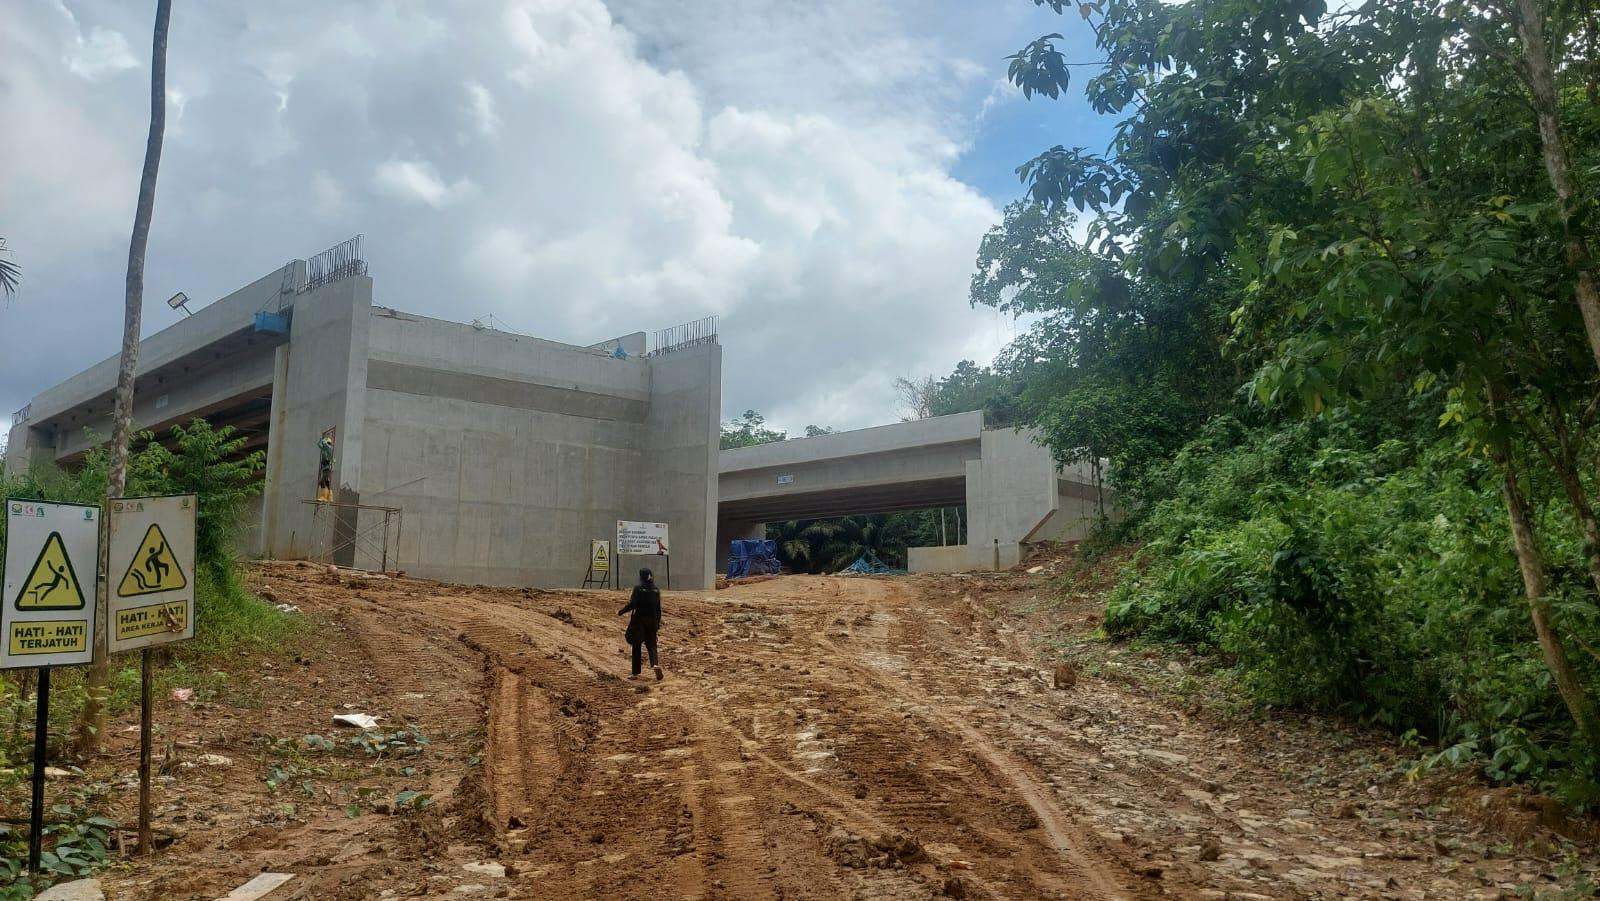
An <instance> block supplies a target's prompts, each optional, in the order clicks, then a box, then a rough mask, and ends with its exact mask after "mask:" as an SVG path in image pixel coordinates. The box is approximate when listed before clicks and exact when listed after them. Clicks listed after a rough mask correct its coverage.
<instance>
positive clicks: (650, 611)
mask: <svg viewBox="0 0 1600 901" xmlns="http://www.w3.org/2000/svg"><path fill="white" fill-rule="evenodd" d="M630 611H631V612H632V613H633V619H634V620H652V621H655V622H660V621H661V590H660V589H658V588H646V587H645V586H643V585H635V586H633V597H631V598H629V599H628V606H626V607H623V608H622V609H621V610H618V611H617V615H618V616H621V615H622V614H624V613H628V612H630Z"/></svg>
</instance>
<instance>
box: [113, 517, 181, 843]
mask: <svg viewBox="0 0 1600 901" xmlns="http://www.w3.org/2000/svg"><path fill="white" fill-rule="evenodd" d="M109 504H110V512H109V515H108V516H107V517H106V527H107V532H108V533H109V539H108V540H109V544H110V547H111V550H110V554H109V555H108V556H109V560H110V563H109V564H108V565H109V566H110V573H111V577H112V578H113V579H117V575H116V574H117V573H122V576H121V578H120V579H118V580H117V581H116V582H115V583H108V586H107V588H108V590H107V595H108V613H107V616H106V621H107V623H109V630H110V635H109V636H108V637H109V639H110V650H111V651H113V652H120V651H131V650H135V649H137V650H138V651H139V853H140V854H149V853H150V850H151V841H150V729H151V720H152V716H151V708H152V706H153V704H152V699H151V688H150V669H151V666H150V649H151V648H152V647H154V646H156V645H163V644H170V643H171V642H174V641H183V640H184V639H187V638H193V637H194V576H195V571H194V550H195V523H196V520H197V517H198V513H199V507H200V503H199V498H197V497H196V496H195V495H192V494H180V495H175V496H172V497H123V498H116V499H114V500H112V501H110V502H109Z"/></svg>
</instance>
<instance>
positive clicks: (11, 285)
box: [0, 238, 22, 300]
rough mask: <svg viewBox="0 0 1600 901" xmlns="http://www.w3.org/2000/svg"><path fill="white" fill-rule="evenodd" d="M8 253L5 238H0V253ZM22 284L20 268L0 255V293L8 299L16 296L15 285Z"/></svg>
mask: <svg viewBox="0 0 1600 901" xmlns="http://www.w3.org/2000/svg"><path fill="white" fill-rule="evenodd" d="M5 253H8V251H7V250H6V239H5V238H0V254H5ZM20 284H22V269H21V267H19V266H18V265H17V264H16V263H13V262H12V261H10V260H8V259H6V258H5V257H4V256H0V294H4V295H5V296H6V300H10V299H11V298H13V297H16V296H17V286H18V285H20Z"/></svg>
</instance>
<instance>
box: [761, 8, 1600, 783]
mask: <svg viewBox="0 0 1600 901" xmlns="http://www.w3.org/2000/svg"><path fill="white" fill-rule="evenodd" d="M1034 2H1035V3H1036V4H1038V5H1040V6H1049V7H1051V8H1053V9H1054V10H1055V12H1057V13H1061V14H1063V15H1064V24H1063V28H1064V29H1065V28H1087V29H1090V30H1091V32H1092V34H1093V36H1094V39H1095V45H1096V47H1097V48H1098V51H1099V57H1100V58H1097V59H1088V60H1082V59H1068V58H1066V57H1065V56H1064V55H1063V54H1062V53H1061V52H1060V51H1059V49H1058V47H1057V45H1058V42H1061V41H1062V38H1061V35H1059V34H1054V35H1046V36H1044V37H1041V38H1039V39H1038V40H1036V41H1034V42H1033V43H1031V44H1030V45H1029V46H1027V47H1026V48H1023V49H1022V50H1021V51H1020V52H1018V53H1017V54H1016V55H1015V56H1014V57H1012V58H1011V60H1010V70H1009V72H1010V78H1011V80H1012V81H1013V82H1014V83H1015V84H1016V85H1017V86H1018V87H1020V88H1021V90H1022V91H1023V92H1024V94H1025V95H1027V96H1029V97H1032V98H1037V97H1039V96H1041V95H1042V96H1043V97H1046V98H1057V97H1059V96H1060V95H1061V94H1062V93H1063V92H1065V91H1067V90H1069V89H1071V88H1072V87H1073V86H1074V85H1077V84H1079V83H1080V82H1081V85H1082V88H1083V90H1084V91H1085V92H1086V94H1087V97H1088V99H1089V101H1090V103H1091V105H1092V106H1093V108H1094V109H1096V110H1097V111H1099V112H1100V113H1102V114H1105V115H1109V116H1114V117H1117V119H1118V125H1117V127H1116V133H1115V138H1114V141H1113V143H1112V146H1111V147H1110V148H1108V149H1107V150H1106V151H1105V152H1095V151H1093V150H1090V149H1086V148H1082V147H1071V146H1067V145H1066V144H1063V145H1059V146H1056V147H1052V148H1050V149H1048V150H1046V151H1045V152H1043V153H1041V154H1040V155H1039V156H1038V157H1037V158H1035V159H1033V160H1030V161H1028V162H1026V163H1024V164H1023V165H1021V166H1020V167H1019V169H1018V175H1019V176H1020V179H1021V187H1022V191H1023V197H1022V199H1021V200H1019V201H1018V202H1017V203H1015V204H1013V205H1012V206H1011V207H1009V208H1008V209H1007V210H1006V212H1005V218H1004V221H1003V222H1002V223H1001V224H1000V225H998V226H997V227H996V228H995V229H994V230H993V231H992V232H991V233H989V234H988V235H987V236H985V237H984V238H983V240H982V242H981V246H980V247H979V250H978V255H977V265H976V272H975V274H974V276H973V279H972V287H971V302H972V303H973V304H974V305H981V306H985V307H992V308H995V309H998V310H1000V311H1003V312H1007V313H1011V314H1013V315H1017V316H1026V317H1028V319H1029V321H1030V322H1031V323H1032V324H1031V326H1030V327H1029V329H1028V331H1027V332H1026V333H1025V334H1024V335H1023V336H1022V337H1020V338H1019V339H1018V340H1017V341H1016V342H1015V343H1014V344H1012V345H1011V346H1010V347H1009V348H1007V349H1006V350H1005V351H1004V352H1003V353H1002V354H1001V355H1000V357H999V358H997V359H996V360H994V361H993V362H992V364H990V365H987V366H979V365H976V364H973V363H970V362H967V363H962V364H961V366H960V367H958V368H957V369H956V370H955V371H954V372H952V373H950V374H949V375H947V376H945V377H944V378H941V379H929V380H927V381H926V382H925V387H927V388H928V392H927V393H928V394H930V395H931V397H930V403H928V404H927V405H926V407H925V413H926V414H930V415H931V414H937V413H947V412H958V411H960V410H966V409H984V410H986V411H987V412H988V413H989V418H990V421H991V423H992V424H997V425H1026V426H1031V427H1033V428H1036V429H1037V430H1038V431H1039V433H1040V434H1041V435H1042V436H1043V438H1042V440H1044V441H1046V442H1047V443H1048V445H1049V446H1050V447H1051V448H1052V450H1053V452H1054V453H1055V455H1056V456H1057V458H1058V459H1060V460H1061V461H1062V462H1064V463H1065V462H1073V461H1077V460H1083V459H1100V460H1105V461H1109V470H1108V477H1109V479H1110V481H1111V482H1112V483H1113V485H1114V486H1115V487H1116V488H1117V490H1118V491H1119V493H1120V497H1121V498H1122V499H1123V507H1124V513H1125V514H1126V515H1125V516H1124V517H1123V518H1122V519H1121V520H1120V521H1119V522H1118V523H1116V524H1114V525H1113V524H1111V523H1107V524H1106V526H1105V529H1104V531H1105V534H1104V535H1102V536H1101V539H1100V541H1099V542H1098V543H1101V544H1104V543H1107V542H1111V541H1125V540H1126V541H1133V542H1136V543H1137V544H1138V546H1139V548H1140V550H1139V552H1138V554H1137V556H1136V558H1135V561H1134V563H1133V564H1132V565H1131V566H1130V567H1129V568H1128V570H1127V571H1126V572H1125V573H1124V574H1123V578H1122V580H1121V583H1120V585H1119V587H1118V588H1117V589H1116V590H1115V592H1114V593H1113V595H1112V596H1111V597H1110V599H1109V607H1108V610H1107V619H1106V631H1107V633H1108V636H1109V637H1111V638H1117V639H1130V640H1138V641H1157V642H1180V643H1183V644H1185V645H1189V646H1192V647H1194V648H1197V649H1200V650H1202V651H1204V652H1207V653H1210V654H1214V655H1216V656H1217V657H1218V658H1219V659H1220V661H1221V662H1223V663H1224V664H1225V665H1226V666H1227V667H1228V668H1229V671H1230V672H1231V673H1232V674H1233V675H1234V676H1235V677H1236V679H1237V683H1238V685H1239V687H1240V689H1241V691H1246V692H1249V693H1250V695H1251V696H1252V697H1253V698H1254V699H1255V700H1256V701H1258V702H1259V703H1261V704H1270V705H1284V706H1295V707H1301V708H1308V709H1323V710H1330V711H1334V712H1337V713H1340V714H1343V715H1347V716H1350V717H1352V718H1356V719H1359V720H1361V721H1364V722H1369V723H1372V724H1377V725H1380V726H1382V727H1385V728H1388V729H1391V730H1393V731H1394V732H1395V733H1396V734H1398V735H1401V736H1402V737H1403V738H1404V740H1405V741H1407V742H1408V743H1415V744H1419V745H1423V746H1428V747H1431V748H1432V749H1433V750H1432V751H1431V752H1430V756H1429V757H1428V758H1427V761H1428V763H1429V765H1468V766H1478V767H1482V768H1483V769H1484V770H1485V771H1486V772H1487V773H1488V775H1489V776H1491V777H1492V778H1494V779H1497V780H1506V781H1530V782H1534V783H1536V784H1538V785H1539V786H1540V787H1542V788H1544V789H1546V790H1551V791H1554V792H1556V793H1557V794H1558V795H1559V796H1560V797H1562V798H1563V799H1565V800H1566V801H1567V802H1569V803H1570V804H1572V805H1573V806H1575V807H1588V808H1590V809H1591V810H1592V809H1595V808H1596V807H1600V721H1597V718H1596V713H1595V702H1594V696H1595V693H1596V691H1597V690H1600V607H1597V605H1596V600H1597V593H1600V518H1597V516H1596V513H1595V507H1596V504H1597V501H1600V498H1597V490H1600V485H1597V475H1600V474H1597V472H1596V464H1597V462H1600V439H1597V436H1596V433H1595V425H1596V419H1597V417H1600V390H1597V389H1600V380H1597V377H1600V298H1597V293H1596V291H1597V289H1596V274H1595V252H1596V245H1597V243H1600V216H1597V200H1596V194H1595V187H1594V186H1595V184H1596V183H1600V11H1597V10H1600V7H1597V6H1596V5H1595V4H1593V3H1592V0H1554V2H1539V0H1521V2H1517V3H1511V2H1505V3H1490V4H1464V3H1455V2H1415V0H1385V2H1381V3H1380V2H1368V3H1364V4H1359V5H1350V6H1345V7H1342V8H1340V9H1338V10H1335V11H1330V10H1329V9H1328V8H1327V7H1326V6H1325V5H1324V4H1323V3H1322V2H1320V0H1300V2H1263V0H1219V2H1207V3H1188V4H1169V3H1164V2H1160V0H1118V2H1090V3H1084V4H1076V3H1067V2H1065V0H1034ZM731 425H733V426H734V428H733V431H734V432H739V424H737V423H735V424H731ZM745 425H746V426H748V428H746V429H745V430H744V431H743V432H742V433H739V434H738V435H736V436H735V440H743V439H751V440H752V441H755V440H770V439H771V438H772V436H773V434H776V433H769V434H767V435H764V436H763V435H761V434H760V432H761V430H762V429H763V428H764V426H763V425H762V423H761V422H760V418H759V416H757V417H755V421H753V422H752V421H750V417H749V416H747V417H746V420H745ZM777 437H779V438H781V437H783V436H781V435H778V436H777ZM918 516H924V517H925V515H924V514H918ZM869 519H870V518H869ZM878 519H879V520H880V521H875V522H872V523H856V524H852V525H850V526H842V525H840V526H838V529H839V532H838V534H841V535H845V536H846V540H847V541H850V542H855V544H852V545H851V547H852V548H853V547H855V546H856V545H860V544H866V543H867V542H866V541H865V539H864V538H862V535H863V534H864V533H866V532H867V528H866V527H867V526H868V525H872V526H874V528H875V534H877V533H886V528H887V526H888V523H887V522H886V521H881V520H882V518H878ZM791 526H792V527H794V528H792V529H791V528H790V527H791ZM807 529H810V530H811V532H812V534H811V537H812V538H821V537H823V536H819V535H817V534H815V533H816V532H817V525H816V524H787V525H786V526H784V527H782V528H779V529H778V530H777V533H778V535H779V537H785V536H787V537H789V538H791V539H796V540H797V539H798V538H799V537H800V536H802V535H805V534H806V530H807ZM852 530H853V531H852ZM852 536H854V537H852ZM916 540H917V541H919V542H922V541H926V538H925V534H919V535H917V536H916ZM927 543H937V542H936V541H927ZM797 547H798V546H797ZM820 547H821V545H819V544H808V545H807V552H808V553H814V552H815V550H814V549H820ZM846 556H848V554H846ZM791 559H794V558H792V557H791Z"/></svg>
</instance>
